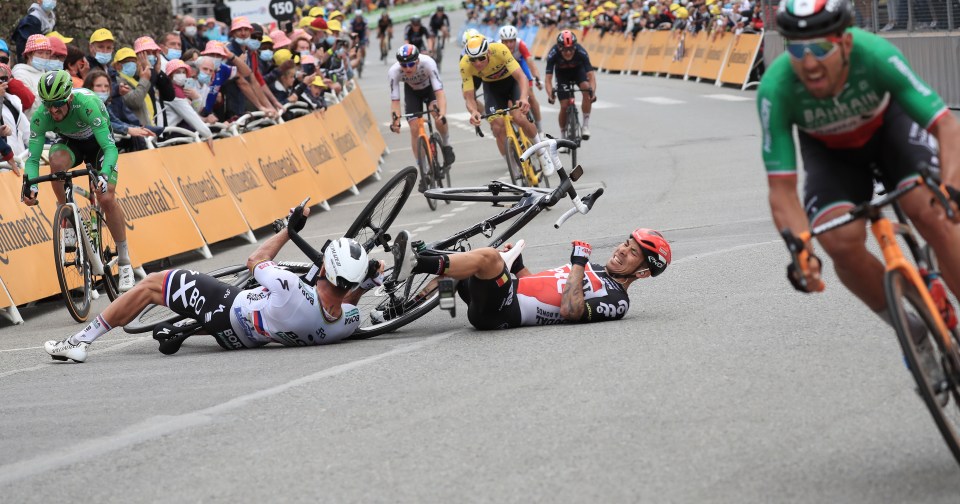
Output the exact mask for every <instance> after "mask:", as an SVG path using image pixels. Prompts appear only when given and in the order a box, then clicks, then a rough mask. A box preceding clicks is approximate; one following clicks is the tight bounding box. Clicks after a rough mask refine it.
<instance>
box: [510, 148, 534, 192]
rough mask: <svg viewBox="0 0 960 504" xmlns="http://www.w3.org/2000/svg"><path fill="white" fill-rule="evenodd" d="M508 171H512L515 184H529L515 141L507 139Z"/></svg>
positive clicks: (511, 174)
mask: <svg viewBox="0 0 960 504" xmlns="http://www.w3.org/2000/svg"><path fill="white" fill-rule="evenodd" d="M507 171H508V172H509V173H510V182H513V183H514V184H517V185H521V186H527V185H529V184H527V178H526V177H524V176H523V164H522V162H521V161H520V153H519V152H517V147H516V146H515V145H514V143H513V141H512V140H510V139H509V138H508V139H507Z"/></svg>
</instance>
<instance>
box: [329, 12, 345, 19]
mask: <svg viewBox="0 0 960 504" xmlns="http://www.w3.org/2000/svg"><path fill="white" fill-rule="evenodd" d="M338 17H342V18H346V17H347V16H344V15H343V13H342V12H340V11H338V10H335V11H333V12H331V13H330V15H329V16H327V20H330V19H334V18H338Z"/></svg>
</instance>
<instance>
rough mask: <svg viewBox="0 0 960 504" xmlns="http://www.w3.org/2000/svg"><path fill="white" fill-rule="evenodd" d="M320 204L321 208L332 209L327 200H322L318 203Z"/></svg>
mask: <svg viewBox="0 0 960 504" xmlns="http://www.w3.org/2000/svg"><path fill="white" fill-rule="evenodd" d="M318 205H319V206H320V208H322V209H324V210H325V211H327V212H329V211H330V203H327V200H323V201H321V202H320V203H318Z"/></svg>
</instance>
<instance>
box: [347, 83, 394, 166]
mask: <svg viewBox="0 0 960 504" xmlns="http://www.w3.org/2000/svg"><path fill="white" fill-rule="evenodd" d="M341 103H343V106H344V107H346V109H347V117H348V118H349V119H350V122H351V123H352V124H353V131H355V132H356V133H357V136H358V137H360V143H362V144H363V147H364V148H365V149H367V152H368V153H369V154H370V157H371V158H372V159H373V163H374V164H373V169H374V170H376V169H377V165H378V164H379V163H380V156H381V155H383V151H384V150H386V147H387V143H386V141H384V140H383V137H382V136H380V130H379V129H377V123H376V121H374V120H373V113H371V112H370V108H369V107H367V103H366V100H364V98H363V94H361V92H360V88H359V87H357V88H355V89H354V90H353V91H351V92H350V94H348V95H347V97H346V98H344V100H343V102H341ZM381 142H383V143H382V144H381ZM370 173H373V171H371V172H370ZM364 178H366V177H364ZM358 182H359V180H358Z"/></svg>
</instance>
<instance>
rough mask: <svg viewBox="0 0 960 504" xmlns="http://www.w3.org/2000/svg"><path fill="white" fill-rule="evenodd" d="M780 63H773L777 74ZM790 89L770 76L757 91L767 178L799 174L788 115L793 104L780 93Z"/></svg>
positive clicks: (773, 68) (787, 84) (785, 82)
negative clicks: (782, 90)
mask: <svg viewBox="0 0 960 504" xmlns="http://www.w3.org/2000/svg"><path fill="white" fill-rule="evenodd" d="M777 63H778V62H774V64H773V65H771V69H770V70H773V71H775V70H776V68H777ZM780 63H784V64H786V65H787V71H791V70H790V68H789V62H787V61H780ZM781 66H782V65H781ZM769 73H771V72H770V71H768V74H769ZM789 86H790V84H789V80H786V79H776V78H769V75H768V76H765V78H764V79H763V81H762V82H761V83H760V88H759V89H758V90H757V113H758V114H759V116H760V134H761V137H762V144H761V152H762V154H763V164H764V166H765V167H766V169H767V176H770V177H775V176H784V175H796V173H797V148H796V145H795V144H794V142H793V122H792V121H791V119H790V112H789V110H790V102H791V100H790V99H788V97H786V96H784V93H782V92H780V89H789Z"/></svg>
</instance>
